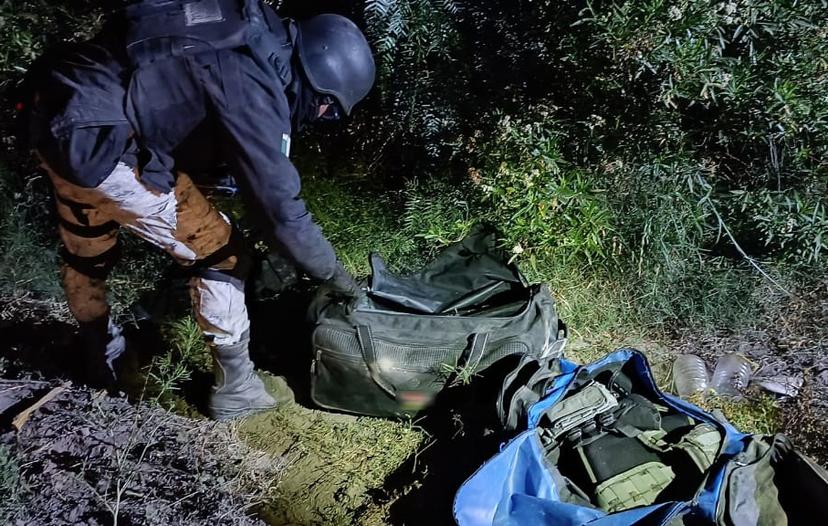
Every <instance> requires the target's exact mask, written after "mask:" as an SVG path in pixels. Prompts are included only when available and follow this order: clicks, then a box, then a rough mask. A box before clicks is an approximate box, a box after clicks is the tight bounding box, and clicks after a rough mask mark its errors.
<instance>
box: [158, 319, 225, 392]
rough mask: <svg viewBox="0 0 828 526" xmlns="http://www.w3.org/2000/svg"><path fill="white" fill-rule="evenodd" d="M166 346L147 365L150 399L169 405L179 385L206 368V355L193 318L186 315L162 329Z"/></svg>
mask: <svg viewBox="0 0 828 526" xmlns="http://www.w3.org/2000/svg"><path fill="white" fill-rule="evenodd" d="M163 334H164V335H165V337H166V338H165V339H166V340H167V342H168V343H169V345H170V349H169V350H168V351H167V352H165V353H164V354H162V355H160V356H156V357H154V358H153V359H152V362H151V363H150V365H149V366H148V368H147V380H148V388H149V389H148V393H150V401H152V402H153V403H156V404H160V405H164V406H169V407H172V406H174V405H175V396H176V395H177V394H178V392H179V391H180V390H181V386H182V384H184V383H185V382H187V381H189V380H191V379H192V374H193V372H194V371H196V370H209V368H210V355H209V350H208V348H207V344H206V343H205V342H204V338H203V336H202V334H201V329H200V328H199V326H198V324H197V323H196V321H195V320H194V319H193V318H192V317H191V316H187V317H184V318H181V319H179V320H175V321H172V322H169V323H167V324H166V325H165V327H164V328H163Z"/></svg>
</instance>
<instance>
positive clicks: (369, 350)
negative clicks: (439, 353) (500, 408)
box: [356, 325, 489, 399]
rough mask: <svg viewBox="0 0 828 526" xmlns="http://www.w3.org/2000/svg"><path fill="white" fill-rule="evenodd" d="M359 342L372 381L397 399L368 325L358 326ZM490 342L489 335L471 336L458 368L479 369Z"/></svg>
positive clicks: (447, 383) (450, 380)
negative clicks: (382, 369) (380, 365)
mask: <svg viewBox="0 0 828 526" xmlns="http://www.w3.org/2000/svg"><path fill="white" fill-rule="evenodd" d="M356 333H357V340H358V341H359V347H360V350H361V351H362V359H363V360H364V361H365V365H366V366H368V374H369V375H370V376H371V380H373V381H374V383H375V384H377V386H378V387H379V388H380V389H382V390H383V392H385V393H386V394H387V395H388V396H390V397H391V398H395V399H396V398H397V389H396V387H394V386H393V385H392V384H391V383H390V382H388V381H386V380H385V378H383V377H382V373H381V372H380V369H379V366H378V365H377V351H376V347H375V346H374V337H373V335H372V334H371V327H369V326H367V325H357V326H356ZM488 342H489V333H475V334H472V336H471V343H470V345H469V346H468V347H467V348H466V349H465V350H464V351H463V354H462V355H461V356H460V359H459V360H458V364H457V366H458V367H457V368H458V369H459V368H470V370H471V371H474V370H475V369H477V366H478V365H480V361H481V360H482V359H483V354H484V353H485V352H486V345H487V344H488ZM456 374H457V373H456V372H455V373H454V374H453V375H452V378H449V380H448V381H446V385H449V384H451V383H452V382H453V377H454V376H456Z"/></svg>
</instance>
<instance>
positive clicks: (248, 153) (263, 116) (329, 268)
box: [221, 79, 337, 280]
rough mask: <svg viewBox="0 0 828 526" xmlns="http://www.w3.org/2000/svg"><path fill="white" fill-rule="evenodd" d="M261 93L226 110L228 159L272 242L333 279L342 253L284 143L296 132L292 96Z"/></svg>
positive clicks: (318, 275) (316, 275)
mask: <svg viewBox="0 0 828 526" xmlns="http://www.w3.org/2000/svg"><path fill="white" fill-rule="evenodd" d="M246 80H248V81H249V82H253V81H255V80H259V81H260V80H261V79H246ZM248 85H249V84H248ZM261 92H262V93H257V94H256V96H251V97H250V98H248V99H246V100H244V101H240V104H238V106H237V107H234V108H228V109H226V110H225V111H224V112H222V113H223V114H224V115H222V116H221V120H222V121H223V126H221V127H222V128H224V129H223V130H222V131H223V133H224V134H225V135H226V136H225V137H223V139H224V141H223V145H224V147H225V152H224V154H225V157H226V159H227V162H228V164H230V166H231V169H232V170H233V172H234V175H236V177H237V180H238V183H239V186H240V187H241V189H242V193H243V195H244V197H245V200H246V202H247V204H248V207H249V208H250V210H249V211H250V212H251V214H252V215H253V217H254V218H256V219H258V220H259V223H260V224H261V225H262V226H263V227H265V230H266V234H267V233H269V234H270V236H269V237H270V238H271V239H269V241H270V242H274V241H275V242H276V243H277V244H278V245H279V246H280V247H281V248H282V249H283V251H284V252H285V253H286V254H287V255H289V256H290V257H291V258H292V259H293V260H294V261H295V262H296V263H297V264H298V265H299V266H300V267H301V268H302V269H303V270H305V271H306V272H307V273H308V274H310V275H311V276H312V277H314V278H317V279H322V280H325V279H329V278H331V277H332V276H333V275H334V272H335V270H336V268H337V264H336V254H335V253H334V249H333V247H332V246H331V244H330V243H329V242H328V240H327V239H326V238H325V236H324V235H323V234H322V231H321V230H320V228H319V226H318V225H316V223H314V221H313V219H312V217H311V215H310V213H309V212H308V210H307V208H306V206H305V202H304V201H303V200H302V199H301V198H300V197H299V192H300V189H301V184H300V180H299V173H298V172H297V170H296V168H295V167H294V166H293V163H291V162H290V159H289V158H288V155H287V154H288V153H289V152H287V151H285V150H286V148H285V147H284V146H283V145H284V144H285V142H286V141H289V138H290V132H291V129H290V110H289V108H288V103H287V100H286V97H285V95H284V92H282V91H281V90H277V91H273V92H271V91H267V90H265V89H262V90H261Z"/></svg>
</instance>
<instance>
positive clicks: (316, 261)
mask: <svg viewBox="0 0 828 526" xmlns="http://www.w3.org/2000/svg"><path fill="white" fill-rule="evenodd" d="M121 39H123V40H121ZM53 62H55V61H53ZM56 62H57V65H53V66H51V67H49V68H47V69H46V74H45V75H40V78H39V82H38V84H39V86H40V87H39V88H38V89H37V90H36V93H37V94H36V96H35V97H34V98H33V100H32V101H31V102H32V112H33V118H32V123H33V125H32V135H33V139H34V146H35V148H36V149H37V151H38V153H39V155H40V158H41V160H42V162H43V166H44V167H45V168H46V169H47V171H48V172H49V175H50V177H51V180H52V182H53V183H54V187H55V193H56V196H57V206H58V212H59V216H60V225H59V229H60V234H61V238H62V240H63V245H64V248H63V251H62V253H63V256H64V263H65V264H64V266H63V270H62V276H63V283H64V289H65V291H66V295H67V299H68V302H69V305H70V309H71V310H72V312H73V314H74V315H75V317H76V318H77V319H78V321H79V322H80V324H81V333H82V335H84V336H85V340H86V341H87V349H88V350H89V351H90V352H91V353H92V354H93V356H92V360H93V361H94V362H96V363H97V364H98V365H100V366H101V368H100V369H101V370H102V371H103V372H104V373H106V375H111V374H112V372H113V371H114V368H113V364H114V361H115V359H116V358H117V357H118V356H119V355H120V354H121V352H123V338H122V337H121V336H120V331H119V329H118V327H117V326H116V325H115V324H114V323H112V321H111V319H110V316H109V306H108V304H107V302H106V297H105V291H106V287H105V280H106V276H107V274H108V273H109V271H110V270H111V268H112V266H113V265H114V263H115V261H116V259H117V258H116V255H117V232H118V228H119V227H123V228H125V229H126V230H128V231H131V232H133V233H135V234H137V235H139V236H140V237H142V238H144V239H146V240H148V241H150V242H151V243H153V244H155V245H156V246H159V247H161V248H163V249H164V250H166V251H167V252H168V253H170V254H171V255H172V256H173V257H174V258H176V260H177V261H178V262H179V263H181V264H182V265H184V266H186V267H189V268H191V269H193V271H194V276H193V278H192V280H191V283H190V290H191V297H192V302H193V307H194V311H195V314H196V318H197V320H198V322H199V325H200V327H201V329H202V331H203V333H204V335H205V337H206V338H207V339H208V341H209V342H210V344H211V348H212V350H213V356H214V362H215V372H216V384H215V386H214V388H213V391H212V394H211V397H210V403H209V408H210V412H211V414H212V416H213V417H215V418H218V419H228V418H234V417H238V416H242V415H246V414H249V413H250V412H253V411H257V410H261V409H265V408H268V407H272V406H273V405H274V404H275V401H274V400H273V398H272V397H271V396H270V395H269V394H268V393H267V392H266V390H265V388H264V386H263V384H262V382H261V380H260V379H259V378H258V376H256V375H255V373H254V372H253V364H252V362H251V361H250V359H249V354H248V342H249V321H248V317H247V310H246V307H245V303H244V278H245V274H246V271H247V268H248V267H249V263H248V257H247V255H246V254H245V253H244V250H243V249H242V245H241V243H239V234H238V232H237V231H235V230H234V228H233V227H232V225H231V224H230V222H229V221H228V219H227V218H226V216H224V215H223V214H221V213H220V212H218V211H217V210H216V209H215V208H213V206H212V205H211V204H210V203H209V202H208V201H207V200H206V199H205V198H204V197H203V196H202V195H201V193H200V192H199V191H198V189H197V188H196V187H195V186H194V185H193V183H192V181H191V180H190V178H189V176H188V175H186V174H184V173H182V172H181V171H180V168H181V167H180V166H179V165H178V163H177V162H176V161H177V159H176V155H177V149H178V148H179V147H180V146H181V145H182V144H183V143H184V142H185V141H187V140H189V139H190V138H191V137H192V136H193V135H194V133H195V131H196V130H197V129H203V128H204V127H205V126H206V127H208V128H209V129H210V130H211V133H208V134H199V137H203V139H202V140H204V141H206V142H207V143H205V144H203V145H202V144H199V146H200V147H202V148H203V151H204V152H205V155H206V154H207V153H208V152H209V153H212V154H215V155H216V156H217V157H218V159H220V160H221V161H222V162H224V163H226V164H227V165H228V167H229V169H230V171H231V173H232V174H233V175H234V176H235V177H236V179H237V181H238V183H239V186H240V188H241V190H242V195H243V197H244V198H245V200H246V203H247V205H248V209H249V211H250V212H251V214H252V216H253V218H254V219H257V220H258V221H259V224H260V226H262V227H264V228H263V230H265V232H266V234H267V235H268V238H269V239H268V241H269V242H270V243H271V244H275V245H276V246H278V247H279V248H280V249H281V250H282V251H283V252H284V253H285V254H286V255H288V256H289V257H291V258H292V259H293V260H294V261H295V262H296V263H297V265H298V266H299V267H300V268H302V269H304V270H305V271H306V272H307V273H308V274H309V275H310V276H311V277H313V278H316V279H317V280H319V281H322V282H325V283H326V285H327V286H328V287H329V288H330V289H332V290H333V291H334V292H336V293H339V294H342V295H345V296H354V295H356V294H357V293H358V287H357V285H356V284H355V282H354V280H353V279H352V278H351V277H350V276H349V275H348V274H347V272H345V270H344V269H343V268H342V266H341V265H340V264H339V263H338V262H337V259H336V256H335V253H334V250H333V248H332V247H331V245H330V243H329V242H328V241H327V240H326V239H325V237H324V236H323V234H322V232H321V230H320V229H319V227H318V226H317V225H316V224H315V223H314V222H313V220H312V218H311V216H310V214H309V213H308V211H307V209H306V207H305V204H304V202H303V201H302V200H301V199H300V197H299V191H300V182H299V175H298V173H297V171H296V169H295V168H294V166H293V165H292V163H291V162H290V160H289V155H290V144H291V133H292V131H293V130H294V129H296V128H297V127H298V126H300V125H302V124H305V123H309V122H313V121H316V120H328V119H337V118H339V117H340V116H341V115H346V114H350V112H351V110H352V109H353V107H354V105H355V104H356V103H357V102H359V101H360V100H361V99H362V98H364V97H365V95H366V94H367V93H368V91H369V90H370V89H371V87H372V85H373V81H374V72H375V70H374V62H373V58H372V56H371V52H370V48H369V46H368V44H367V42H366V40H365V37H364V36H363V35H362V33H361V32H360V31H359V29H358V28H357V27H356V26H355V25H354V24H353V23H352V22H350V21H349V20H347V19H346V18H343V17H340V16H337V15H320V16H317V17H314V18H311V19H308V20H305V21H301V22H294V21H290V20H282V19H280V18H279V17H278V16H277V15H276V14H275V13H274V12H273V11H271V10H270V9H269V8H268V7H267V6H264V5H263V4H261V3H260V2H259V1H258V0H197V1H185V0H182V1H169V0H163V1H162V0H141V1H137V2H130V3H129V5H127V7H126V8H125V10H124V11H123V12H122V13H121V15H120V16H117V17H116V18H115V19H114V20H113V22H112V23H110V24H108V25H107V27H106V28H105V29H104V33H103V34H102V36H101V38H100V39H98V40H97V41H94V42H91V43H87V44H84V45H81V46H79V47H77V48H76V49H73V50H71V51H70V52H68V53H66V52H65V53H64V54H63V56H62V57H60V59H59V60H57V61H56Z"/></svg>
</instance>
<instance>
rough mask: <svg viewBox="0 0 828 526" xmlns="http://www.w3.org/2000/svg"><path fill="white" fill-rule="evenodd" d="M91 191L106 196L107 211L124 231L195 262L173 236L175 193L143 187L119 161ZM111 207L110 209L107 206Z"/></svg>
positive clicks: (186, 249)
mask: <svg viewBox="0 0 828 526" xmlns="http://www.w3.org/2000/svg"><path fill="white" fill-rule="evenodd" d="M95 191H96V192H98V193H100V194H101V196H102V197H104V198H106V201H108V202H107V203H105V204H104V205H102V206H104V207H106V208H107V212H108V213H109V214H111V215H112V217H113V218H114V219H115V220H116V221H117V222H118V223H120V224H121V226H123V227H124V228H126V229H127V230H129V231H131V232H133V233H134V234H136V235H137V236H138V237H140V238H141V239H144V240H146V241H148V242H150V243H152V244H153V245H155V246H157V247H159V248H161V249H163V250H165V251H166V252H168V253H169V254H170V255H172V256H173V257H175V258H176V259H179V260H183V261H195V260H196V258H197V256H196V254H195V253H194V252H193V251H192V250H191V249H190V248H189V247H187V246H186V245H185V244H184V243H181V242H180V241H178V240H176V239H175V230H176V224H177V214H178V211H177V205H178V203H177V202H176V199H175V192H169V193H166V194H164V193H161V192H156V191H153V190H150V189H149V188H147V187H146V186H144V185H143V184H142V183H141V181H140V180H138V177H136V175H135V171H134V170H133V169H132V168H130V167H129V166H127V165H125V164H123V163H119V164H118V166H117V167H115V169H114V170H113V171H112V173H111V174H110V175H109V177H107V178H106V179H105V180H104V181H103V182H102V183H101V184H100V185H99V186H98V187H97V188H95ZM110 207H111V209H110Z"/></svg>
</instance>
